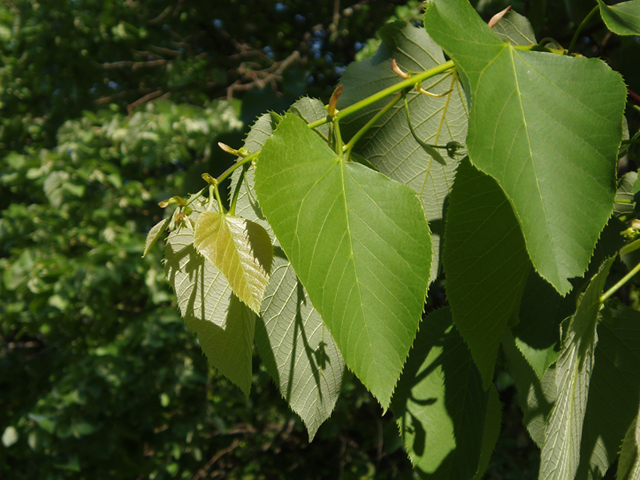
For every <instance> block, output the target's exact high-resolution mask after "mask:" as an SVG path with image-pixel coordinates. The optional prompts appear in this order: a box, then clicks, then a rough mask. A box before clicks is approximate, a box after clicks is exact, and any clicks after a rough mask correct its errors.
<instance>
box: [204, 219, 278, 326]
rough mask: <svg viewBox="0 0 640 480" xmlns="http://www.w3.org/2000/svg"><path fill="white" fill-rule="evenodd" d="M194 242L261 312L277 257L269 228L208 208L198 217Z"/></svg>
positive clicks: (240, 294) (235, 288) (234, 286)
mask: <svg viewBox="0 0 640 480" xmlns="http://www.w3.org/2000/svg"><path fill="white" fill-rule="evenodd" d="M193 244H194V245H195V247H196V249H197V250H198V252H199V253H200V254H201V255H202V256H203V257H204V258H206V259H207V260H209V261H210V262H211V263H212V264H213V265H215V266H216V267H217V268H218V269H219V270H220V271H221V272H222V274H223V275H224V276H225V277H226V279H227V280H228V281H229V284H230V285H231V288H232V289H233V293H235V294H236V295H237V297H238V298H239V299H240V300H242V301H243V302H244V303H246V304H247V305H248V306H249V308H251V310H253V311H254V312H256V313H260V305H261V304H262V297H263V296H264V291H265V289H266V288H267V283H268V282H269V271H270V270H271V262H272V261H273V247H272V246H271V240H270V238H269V234H268V233H267V231H266V230H265V229H264V228H262V227H261V226H260V225H258V224H257V223H254V222H251V221H249V220H245V219H244V218H240V217H234V216H232V215H224V214H220V213H217V212H204V213H201V214H200V215H199V216H198V220H196V226H195V229H194V240H193Z"/></svg>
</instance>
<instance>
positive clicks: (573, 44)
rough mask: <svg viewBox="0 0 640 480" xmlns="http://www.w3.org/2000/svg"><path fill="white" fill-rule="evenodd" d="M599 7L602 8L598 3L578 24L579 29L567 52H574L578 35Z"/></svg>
mask: <svg viewBox="0 0 640 480" xmlns="http://www.w3.org/2000/svg"><path fill="white" fill-rule="evenodd" d="M599 9H600V6H598V5H596V6H595V7H593V9H592V10H591V11H590V12H589V14H588V15H587V16H586V17H584V20H583V21H582V23H581V24H580V25H578V29H577V30H576V33H574V34H573V38H572V39H571V45H569V50H567V53H568V54H569V55H571V53H573V49H574V47H575V46H576V42H577V41H578V35H580V32H581V31H582V29H583V28H584V27H585V26H586V25H587V22H589V20H591V17H593V16H594V15H595V14H596V12H597V11H598V10H599Z"/></svg>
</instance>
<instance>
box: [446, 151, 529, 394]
mask: <svg viewBox="0 0 640 480" xmlns="http://www.w3.org/2000/svg"><path fill="white" fill-rule="evenodd" d="M445 238H446V240H445V245H444V263H445V267H446V272H447V298H448V299H449V303H450V305H451V314H452V316H453V322H454V323H455V325H456V327H458V329H459V330H460V333H461V334H462V338H464V340H465V342H466V343H467V345H468V346H469V349H470V350H471V354H472V355H473V359H474V360H475V362H476V365H477V366H478V369H479V370H480V374H481V375H482V380H483V384H484V387H485V388H488V386H489V384H490V383H491V382H492V381H493V370H494V366H495V362H496V358H497V355H498V350H499V348H500V342H501V341H502V335H503V333H504V329H505V328H506V327H507V324H508V322H509V320H510V319H512V318H514V317H516V315H517V313H518V308H519V306H520V299H521V297H522V292H523V290H524V287H525V285H526V281H527V277H528V274H529V271H530V269H531V262H530V261H529V256H528V255H527V251H526V249H525V245H524V239H523V238H522V233H521V232H520V228H519V227H518V221H517V220H516V218H515V216H514V215H513V210H512V209H511V205H510V204H509V202H508V201H507V199H506V198H505V196H504V193H503V192H502V190H501V189H500V187H499V186H498V184H497V183H496V182H495V180H494V179H492V178H491V177H489V176H488V175H485V174H483V173H482V172H479V171H478V170H477V169H475V168H474V167H473V166H472V165H471V164H470V163H469V162H468V160H463V161H462V162H461V163H460V167H459V168H458V173H457V175H456V181H455V183H454V185H453V190H452V192H451V197H450V205H449V210H448V211H447V221H446V229H445Z"/></svg>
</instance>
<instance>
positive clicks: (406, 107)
mask: <svg viewBox="0 0 640 480" xmlns="http://www.w3.org/2000/svg"><path fill="white" fill-rule="evenodd" d="M403 96H404V111H405V113H406V115H407V123H408V124H409V130H410V131H411V135H412V136H413V138H414V140H415V141H416V142H418V145H420V146H421V147H422V148H423V149H424V150H425V151H426V152H427V153H428V154H429V155H431V158H433V159H434V160H435V161H436V162H438V163H439V164H440V165H446V164H447V162H445V160H444V158H443V157H442V155H440V152H438V151H437V150H436V148H440V147H438V146H437V145H429V144H428V143H425V142H423V141H422V140H420V138H419V137H418V135H417V134H416V132H415V130H414V129H413V125H412V124H411V116H410V115H409V102H407V95H406V94H404V95H403ZM442 148H446V147H442Z"/></svg>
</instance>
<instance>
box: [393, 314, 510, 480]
mask: <svg viewBox="0 0 640 480" xmlns="http://www.w3.org/2000/svg"><path fill="white" fill-rule="evenodd" d="M391 408H392V410H393V413H394V415H395V416H396V418H397V419H398V420H397V423H398V427H399V428H400V434H401V437H402V440H403V443H404V447H405V449H406V451H407V453H408V454H409V458H410V459H411V461H412V463H413V465H414V467H415V468H416V469H417V470H418V471H419V472H420V473H422V475H423V476H424V477H425V478H430V479H433V480H445V479H446V480H465V479H466V480H471V479H472V478H479V477H482V474H483V471H484V470H485V469H486V466H487V464H488V462H489V457H490V456H491V452H492V451H493V448H494V446H495V442H496V440H497V438H498V434H499V431H500V421H501V418H500V417H501V412H500V401H499V399H498V393H497V391H496V390H495V387H494V386H493V385H491V387H490V388H489V389H488V390H487V391H485V390H484V389H483V387H482V378H481V377H480V374H479V372H478V369H477V368H476V366H475V364H474V362H473V359H472V358H471V355H470V354H469V350H468V349H467V347H466V345H465V343H464V341H463V340H462V337H461V336H460V334H459V333H458V331H457V330H456V328H455V327H454V326H453V324H452V323H451V312H450V311H449V309H448V308H441V309H439V310H436V311H435V312H432V313H431V314H429V315H428V316H427V317H426V318H425V319H424V320H423V321H422V324H421V325H420V331H419V332H418V335H417V337H416V341H415V343H414V345H413V347H412V349H411V353H410V354H409V358H408V359H407V365H406V366H405V369H404V371H403V372H402V377H401V378H400V382H399V383H398V389H397V391H396V393H395V395H394V396H393V402H392V405H391Z"/></svg>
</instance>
